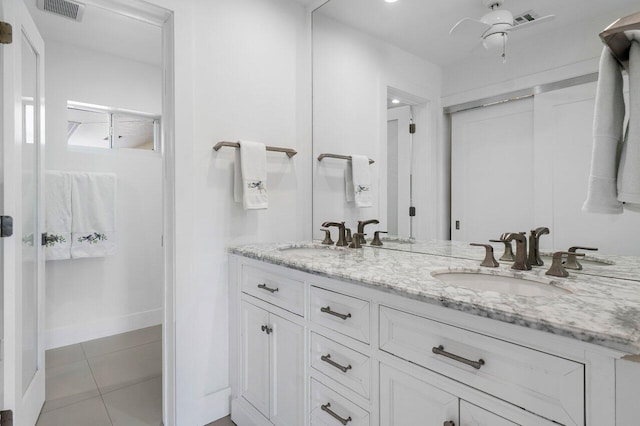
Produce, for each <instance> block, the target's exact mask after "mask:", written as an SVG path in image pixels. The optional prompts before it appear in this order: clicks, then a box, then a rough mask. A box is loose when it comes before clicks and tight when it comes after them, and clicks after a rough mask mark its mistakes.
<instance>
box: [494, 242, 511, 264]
mask: <svg viewBox="0 0 640 426" xmlns="http://www.w3.org/2000/svg"><path fill="white" fill-rule="evenodd" d="M489 241H490V242H492V243H504V253H503V254H502V257H501V258H500V260H502V261H503V262H513V261H514V260H516V257H515V256H514V255H513V246H512V245H511V241H507V240H489Z"/></svg>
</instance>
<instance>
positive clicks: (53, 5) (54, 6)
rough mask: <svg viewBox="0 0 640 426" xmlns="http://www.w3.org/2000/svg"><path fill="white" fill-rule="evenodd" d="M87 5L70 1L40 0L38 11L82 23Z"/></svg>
mask: <svg viewBox="0 0 640 426" xmlns="http://www.w3.org/2000/svg"><path fill="white" fill-rule="evenodd" d="M84 8H85V5H84V4H82V3H78V2H76V1H70V0H38V9H40V10H44V11H46V12H51V13H55V14H56V15H60V16H64V17H65V18H69V19H73V20H74V21H81V20H82V15H83V14H84Z"/></svg>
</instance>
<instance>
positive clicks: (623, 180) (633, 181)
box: [618, 40, 640, 204]
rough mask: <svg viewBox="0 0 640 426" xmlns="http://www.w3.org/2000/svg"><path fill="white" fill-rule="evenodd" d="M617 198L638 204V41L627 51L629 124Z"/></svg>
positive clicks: (639, 126)
mask: <svg viewBox="0 0 640 426" xmlns="http://www.w3.org/2000/svg"><path fill="white" fill-rule="evenodd" d="M618 200H619V201H622V202H625V203H629V204H640V43H639V42H638V41H637V40H633V41H632V42H631V51H630V52H629V124H628V128H627V134H626V137H625V143H624V145H623V147H622V155H621V157H620V169H619V172H618Z"/></svg>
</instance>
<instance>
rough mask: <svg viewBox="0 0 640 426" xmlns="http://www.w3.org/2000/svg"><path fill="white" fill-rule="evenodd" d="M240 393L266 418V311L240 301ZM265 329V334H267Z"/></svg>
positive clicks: (267, 379) (267, 316)
mask: <svg viewBox="0 0 640 426" xmlns="http://www.w3.org/2000/svg"><path fill="white" fill-rule="evenodd" d="M241 315H242V396H243V397H244V399H246V400H247V401H249V402H250V403H251V404H252V405H253V406H254V407H255V408H256V409H258V410H259V411H260V412H261V413H262V414H263V415H264V416H265V417H267V418H268V417H269V340H270V334H271V331H270V330H272V326H271V325H270V324H269V313H268V312H267V311H265V310H263V309H260V308H258V307H256V306H254V305H252V304H250V303H247V302H244V301H243V302H242V308H241ZM267 331H269V333H268V334H267Z"/></svg>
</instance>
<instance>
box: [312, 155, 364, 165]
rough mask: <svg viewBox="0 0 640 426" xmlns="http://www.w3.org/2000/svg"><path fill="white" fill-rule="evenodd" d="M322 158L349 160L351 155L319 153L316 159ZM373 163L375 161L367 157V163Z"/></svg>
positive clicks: (320, 159)
mask: <svg viewBox="0 0 640 426" xmlns="http://www.w3.org/2000/svg"><path fill="white" fill-rule="evenodd" d="M324 158H337V159H339V160H347V161H350V160H351V156H350V155H338V154H320V155H319V156H318V161H322V160H323V159H324ZM373 163H375V161H373V160H372V159H371V158H369V164H373Z"/></svg>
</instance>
